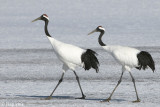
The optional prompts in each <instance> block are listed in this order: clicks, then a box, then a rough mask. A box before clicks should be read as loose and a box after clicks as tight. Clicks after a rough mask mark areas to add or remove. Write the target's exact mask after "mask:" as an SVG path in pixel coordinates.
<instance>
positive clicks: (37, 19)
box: [32, 17, 41, 22]
mask: <svg viewBox="0 0 160 107" xmlns="http://www.w3.org/2000/svg"><path fill="white" fill-rule="evenodd" d="M40 19H41V17H38V18H36V19H34V20H33V21H32V22H35V21H37V20H40Z"/></svg>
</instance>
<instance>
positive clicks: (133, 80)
mask: <svg viewBox="0 0 160 107" xmlns="http://www.w3.org/2000/svg"><path fill="white" fill-rule="evenodd" d="M129 74H130V76H131V78H132V82H133V84H134V88H135V91H136V96H137V100H136V101H133V102H140V99H139V97H138V93H137V89H136V84H135V79H134V77H133V76H132V74H131V72H129Z"/></svg>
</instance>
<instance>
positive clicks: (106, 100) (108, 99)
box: [102, 71, 124, 102]
mask: <svg viewBox="0 0 160 107" xmlns="http://www.w3.org/2000/svg"><path fill="white" fill-rule="evenodd" d="M123 72H124V71H122V74H121V77H120V79H119V81H118V83H117V85H116V87H115V88H114V90H113V91H112V93H111V95H110V96H109V98H107V99H105V100H103V101H102V102H109V101H110V100H111V97H112V95H113V93H114V91H115V90H116V88H117V87H118V85H119V84H120V83H121V81H122V76H123Z"/></svg>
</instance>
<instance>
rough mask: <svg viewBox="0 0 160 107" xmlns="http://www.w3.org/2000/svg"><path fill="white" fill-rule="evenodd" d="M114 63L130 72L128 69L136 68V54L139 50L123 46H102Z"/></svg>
mask: <svg viewBox="0 0 160 107" xmlns="http://www.w3.org/2000/svg"><path fill="white" fill-rule="evenodd" d="M102 47H103V48H104V49H105V50H106V51H107V52H109V53H110V54H111V55H112V56H113V57H114V58H115V59H116V61H117V62H118V63H119V64H121V65H122V66H123V67H125V69H126V70H128V71H130V68H133V67H138V59H137V54H138V53H139V52H140V50H137V49H135V48H130V47H123V46H102Z"/></svg>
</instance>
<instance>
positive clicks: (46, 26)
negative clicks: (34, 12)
mask: <svg viewBox="0 0 160 107" xmlns="http://www.w3.org/2000/svg"><path fill="white" fill-rule="evenodd" d="M44 30H45V33H46V35H47V36H48V37H51V35H50V34H49V32H48V20H46V21H45V27H44Z"/></svg>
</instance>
